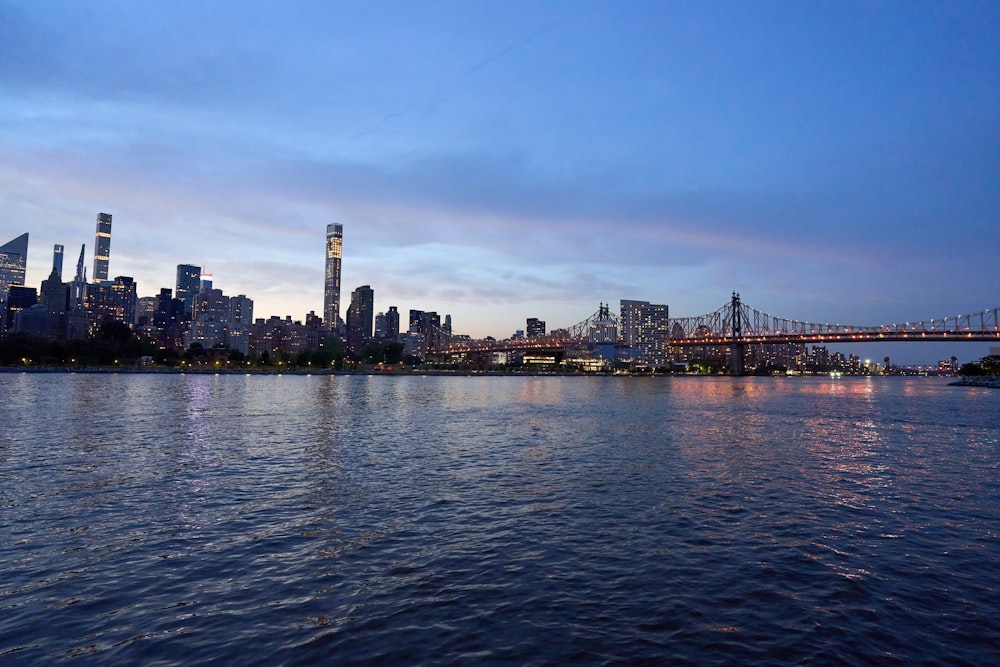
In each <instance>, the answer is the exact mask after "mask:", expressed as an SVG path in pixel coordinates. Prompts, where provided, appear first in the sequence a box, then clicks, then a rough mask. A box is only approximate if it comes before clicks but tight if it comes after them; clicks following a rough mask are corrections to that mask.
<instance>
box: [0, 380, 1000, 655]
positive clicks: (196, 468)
mask: <svg viewBox="0 0 1000 667" xmlns="http://www.w3.org/2000/svg"><path fill="white" fill-rule="evenodd" d="M0 392H2V396H3V409H2V412H0V527H2V531H3V533H2V538H0V576H2V579H0V662H2V663H5V664H32V663H34V664H50V663H52V662H62V661H69V662H80V663H86V664H98V663H99V664H109V663H119V664H124V663H143V664H170V663H179V664H197V663H203V662H208V661H213V660H214V661H218V662H219V663H221V664H267V665H271V664H309V663H321V662H322V663H330V664H352V663H379V664H412V663H420V664H434V663H444V664H453V663H463V662H464V663H481V664H497V663H506V664H565V663H568V662H575V663H580V664H605V663H607V664H642V663H651V664H685V663H690V664H699V665H702V664H747V663H752V664H781V665H784V664H798V663H810V664H887V663H888V664H892V663H898V664H908V665H909V664H921V663H927V664H948V665H954V664H963V663H964V664H975V665H984V664H997V663H998V661H1000V613H998V612H1000V392H997V391H995V390H993V391H991V390H987V389H975V388H958V387H948V386H946V385H945V381H941V380H935V379H927V378H920V379H903V378H885V379H842V380H827V379H819V378H791V379H772V378H762V379H732V378H711V379H709V378H673V379H653V378H643V379H637V378H610V377H604V378H563V377H516V378H502V377H490V378H484V377H419V376H418V377H366V376H333V377H331V376H312V377H304V376H238V375H230V376H225V375H224V376H211V375H187V376H184V375H86V374H80V375H72V374H2V375H0Z"/></svg>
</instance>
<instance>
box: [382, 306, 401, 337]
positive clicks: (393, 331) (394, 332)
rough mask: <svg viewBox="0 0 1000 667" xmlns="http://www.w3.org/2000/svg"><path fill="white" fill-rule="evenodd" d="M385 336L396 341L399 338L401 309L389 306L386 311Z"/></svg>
mask: <svg viewBox="0 0 1000 667" xmlns="http://www.w3.org/2000/svg"><path fill="white" fill-rule="evenodd" d="M385 337H386V339H387V340H391V341H392V342H393V343H395V342H396V341H397V340H398V339H399V309H397V308H396V306H389V310H387V311H386V313H385Z"/></svg>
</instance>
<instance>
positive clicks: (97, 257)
mask: <svg viewBox="0 0 1000 667" xmlns="http://www.w3.org/2000/svg"><path fill="white" fill-rule="evenodd" d="M110 260H111V214H110V213H98V214H97V236H96V238H95V239H94V273H93V275H92V276H91V279H92V280H93V281H94V282H95V283H99V282H102V281H104V280H107V279H108V262H109V261H110Z"/></svg>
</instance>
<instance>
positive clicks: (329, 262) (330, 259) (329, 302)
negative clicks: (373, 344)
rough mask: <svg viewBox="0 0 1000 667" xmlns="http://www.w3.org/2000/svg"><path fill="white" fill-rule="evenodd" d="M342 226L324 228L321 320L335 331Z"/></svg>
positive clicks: (338, 322)
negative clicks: (324, 269)
mask: <svg viewBox="0 0 1000 667" xmlns="http://www.w3.org/2000/svg"><path fill="white" fill-rule="evenodd" d="M343 239H344V226H343V225H340V224H329V225H327V226H326V285H325V288H324V290H323V320H324V323H325V325H326V328H327V329H328V330H330V331H336V330H337V327H338V326H339V324H340V261H341V259H342V258H343V256H344V247H343V246H344V241H343Z"/></svg>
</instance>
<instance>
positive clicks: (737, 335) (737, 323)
mask: <svg viewBox="0 0 1000 667" xmlns="http://www.w3.org/2000/svg"><path fill="white" fill-rule="evenodd" d="M730 308H731V310H732V314H731V317H732V321H731V323H730V324H731V331H732V335H733V339H732V341H731V342H730V345H729V374H730V375H746V366H745V365H744V356H745V355H744V353H745V351H746V344H745V343H743V341H742V338H743V309H742V308H741V307H740V295H739V294H738V293H736V292H733V300H732V302H731V305H730Z"/></svg>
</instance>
